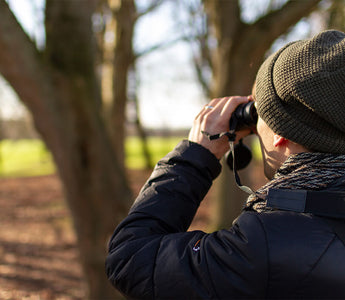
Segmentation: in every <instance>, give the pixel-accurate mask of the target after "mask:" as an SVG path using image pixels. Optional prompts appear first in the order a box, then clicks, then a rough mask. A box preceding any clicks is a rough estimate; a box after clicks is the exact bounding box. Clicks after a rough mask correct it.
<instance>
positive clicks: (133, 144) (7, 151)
mask: <svg viewBox="0 0 345 300" xmlns="http://www.w3.org/2000/svg"><path fill="white" fill-rule="evenodd" d="M180 140H181V138H179V137H149V138H148V148H149V152H150V155H151V159H152V163H153V164H155V163H156V162H157V161H158V160H159V159H160V158H161V157H163V156H164V155H165V154H167V153H168V152H169V151H171V150H172V149H173V148H174V146H175V145H176V144H177V143H178V142H179V141H180ZM125 152H126V160H125V164H126V167H127V168H130V169H142V168H144V167H145V166H146V164H145V159H144V157H143V147H142V142H141V140H140V139H139V138H138V137H128V138H127V139H126V144H125ZM55 170H56V169H55V165H54V162H53V159H52V156H51V154H50V152H49V151H48V150H47V148H46V147H45V145H44V143H43V142H42V141H41V140H3V141H1V142H0V177H27V176H39V175H48V174H53V173H54V172H55Z"/></svg>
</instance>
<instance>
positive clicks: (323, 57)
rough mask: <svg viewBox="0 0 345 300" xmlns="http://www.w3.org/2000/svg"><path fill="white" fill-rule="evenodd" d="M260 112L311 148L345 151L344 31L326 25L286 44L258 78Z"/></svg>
mask: <svg viewBox="0 0 345 300" xmlns="http://www.w3.org/2000/svg"><path fill="white" fill-rule="evenodd" d="M255 96H256V102H257V111H258V114H259V116H260V117H261V118H262V119H263V120H264V121H265V123H266V124H267V125H268V127H270V128H271V129H272V130H273V131H274V132H275V133H276V134H279V135H280V136H282V137H284V138H286V139H288V140H291V141H293V142H296V143H298V144H301V145H303V146H305V147H306V148H308V149H309V150H312V151H317V152H328V153H343V154H344V153H345V33H343V32H340V31H335V30H327V31H323V32H321V33H319V34H318V35H316V36H314V37H313V38H311V39H308V40H303V41H297V42H293V43H289V44H287V45H286V46H285V47H283V48H282V49H280V50H279V51H277V52H276V53H274V54H272V55H271V56H270V57H268V58H267V59H266V60H265V62H264V63H263V64H262V66H261V67H260V69H259V71H258V74H257V78H256V89H255Z"/></svg>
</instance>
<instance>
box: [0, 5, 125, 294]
mask: <svg viewBox="0 0 345 300" xmlns="http://www.w3.org/2000/svg"><path fill="white" fill-rule="evenodd" d="M95 2H96V1H93V0H85V1H84V3H83V5H80V1H76V0H47V2H46V33H47V39H46V40H47V45H46V50H45V52H44V53H42V54H41V53H39V52H38V51H37V49H36V48H35V46H34V44H33V43H32V42H31V41H30V40H29V38H28V37H27V35H26V34H25V33H24V32H23V30H22V29H21V28H20V26H19V24H18V23H17V21H16V20H15V18H14V17H13V15H12V14H11V12H10V10H9V8H8V5H7V3H6V2H5V1H4V0H0V72H1V73H2V74H3V75H4V76H5V78H6V79H7V80H8V82H9V83H10V84H11V85H12V87H13V88H14V89H15V90H16V92H17V94H18V95H19V97H20V98H21V100H22V101H23V102H24V103H25V104H26V106H27V107H28V108H29V110H30V111H31V113H32V114H33V118H34V122H35V125H36V128H37V129H38V131H39V133H40V134H41V135H42V137H43V139H44V141H45V142H46V144H47V146H48V147H49V149H50V150H51V152H52V154H53V156H54V159H55V162H56V165H57V167H58V171H59V174H60V177H61V179H62V181H63V183H64V188H65V194H66V199H67V202H68V204H69V207H70V209H71V212H72V216H73V221H74V226H75V229H76V233H77V237H78V246H79V250H80V258H81V263H82V266H83V270H84V276H85V278H86V281H87V284H88V287H89V295H88V297H89V298H90V299H109V298H114V297H117V296H118V294H116V291H115V290H114V289H113V288H112V287H111V286H110V284H108V282H107V279H106V276H105V272H104V259H105V256H106V244H107V239H108V238H109V236H110V234H111V233H112V231H113V229H114V226H115V225H116V224H117V223H118V222H119V221H120V220H121V219H122V218H123V216H124V215H125V214H126V213H127V210H128V207H129V205H130V199H131V193H130V189H129V187H128V183H127V179H126V177H125V174H124V171H123V168H122V167H121V163H120V162H119V160H118V159H117V158H116V156H115V153H114V151H113V148H112V145H111V142H110V139H109V137H108V135H107V133H106V130H105V125H104V122H103V120H102V117H101V113H100V91H99V88H98V79H97V78H96V75H95V70H94V50H95V49H94V41H93V38H92V37H93V34H92V27H91V15H92V13H93V9H94V7H95V4H96V3H95ZM116 295H117V296H116Z"/></svg>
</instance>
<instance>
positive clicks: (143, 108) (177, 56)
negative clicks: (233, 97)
mask: <svg viewBox="0 0 345 300" xmlns="http://www.w3.org/2000/svg"><path fill="white" fill-rule="evenodd" d="M281 1H283V2H284V1H285V0H281ZM7 2H8V3H9V4H10V7H11V9H12V10H13V11H14V13H15V15H16V17H17V19H18V20H19V22H20V23H21V24H22V26H23V28H24V29H25V30H26V32H27V33H28V34H29V35H30V36H31V38H32V39H34V40H35V41H36V43H37V45H38V46H39V47H42V45H44V31H43V26H42V24H43V18H44V16H43V9H42V8H43V6H44V0H7ZM259 2H265V0H260V1H258V0H243V1H242V5H243V8H244V10H243V11H244V14H243V16H242V17H243V18H244V19H246V20H247V21H249V22H250V21H254V20H255V18H256V17H257V16H258V15H260V13H262V12H263V11H264V6H263V5H262V3H259ZM266 2H267V1H266ZM137 3H139V4H142V5H146V4H147V3H150V1H148V0H139V1H137ZM259 4H260V5H259ZM171 5H172V4H171V1H166V2H165V3H164V5H162V6H161V7H160V8H159V9H157V10H156V11H154V12H153V13H150V14H148V15H146V16H144V17H142V18H140V19H139V21H138V23H137V26H136V31H135V39H134V47H135V49H136V50H137V51H138V52H141V51H143V50H145V49H147V48H150V46H152V45H155V44H157V43H158V44H159V43H160V42H161V41H164V40H165V39H166V38H167V37H169V38H171V39H172V40H174V39H175V38H176V37H177V33H176V32H177V31H176V27H175V23H174V18H176V16H178V18H181V19H182V20H183V19H184V18H186V16H185V12H184V11H183V10H181V9H180V11H176V7H175V11H174V13H172V11H173V10H172V9H171ZM139 8H140V6H139ZM308 30H309V27H308V25H306V24H305V23H303V22H301V23H300V24H299V26H298V27H297V28H296V29H295V33H293V34H292V37H291V39H296V37H298V36H300V35H301V36H303V35H304V34H306V33H307V32H308ZM285 42H286V41H279V40H278V41H277V42H276V45H275V47H277V48H278V47H280V46H281V44H280V43H285ZM191 61H192V59H191V48H190V45H188V44H187V43H184V42H179V43H176V44H174V45H173V46H171V47H169V48H167V49H164V50H159V51H156V52H154V53H151V54H148V55H145V56H144V57H142V58H140V59H139V60H138V61H137V70H138V82H139V85H138V98H139V104H140V114H141V118H142V122H143V124H144V126H146V127H148V128H163V127H166V128H171V129H175V128H190V127H191V125H192V123H193V120H194V116H195V115H196V114H197V113H198V112H199V110H200V108H201V107H202V106H203V105H204V104H205V103H206V102H207V101H208V99H206V98H205V96H204V95H203V93H202V90H201V87H200V85H199V84H198V82H197V79H196V75H195V73H194V68H193V65H192V63H191ZM7 86H8V85H7V84H6V83H5V82H4V81H2V80H0V104H1V111H0V113H1V115H2V116H3V117H8V116H14V117H15V116H17V115H18V114H20V113H21V112H22V111H23V107H22V106H21V105H20V103H19V102H18V99H16V95H15V93H14V92H13V91H12V90H11V89H10V88H7ZM128 111H129V116H130V113H131V110H130V109H129V110H128Z"/></svg>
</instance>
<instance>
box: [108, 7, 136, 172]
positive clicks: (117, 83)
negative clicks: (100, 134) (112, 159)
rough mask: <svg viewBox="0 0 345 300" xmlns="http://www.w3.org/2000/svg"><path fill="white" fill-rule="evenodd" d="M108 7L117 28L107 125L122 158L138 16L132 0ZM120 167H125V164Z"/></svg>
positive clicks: (117, 151)
mask: <svg viewBox="0 0 345 300" xmlns="http://www.w3.org/2000/svg"><path fill="white" fill-rule="evenodd" d="M112 2H114V1H112ZM111 8H112V10H113V12H114V16H115V21H116V28H115V47H114V62H113V70H114V74H113V101H112V106H111V118H110V120H111V123H110V124H111V127H112V139H113V142H114V145H115V151H116V153H117V157H119V158H122V159H121V161H124V147H123V145H124V138H125V127H124V126H125V121H126V103H127V74H128V72H129V70H130V68H131V66H132V64H133V61H134V54H133V47H132V39H133V30H134V25H135V22H136V17H137V15H136V8H135V4H134V0H120V1H115V5H113V6H111ZM122 167H123V168H124V165H123V166H122Z"/></svg>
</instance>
